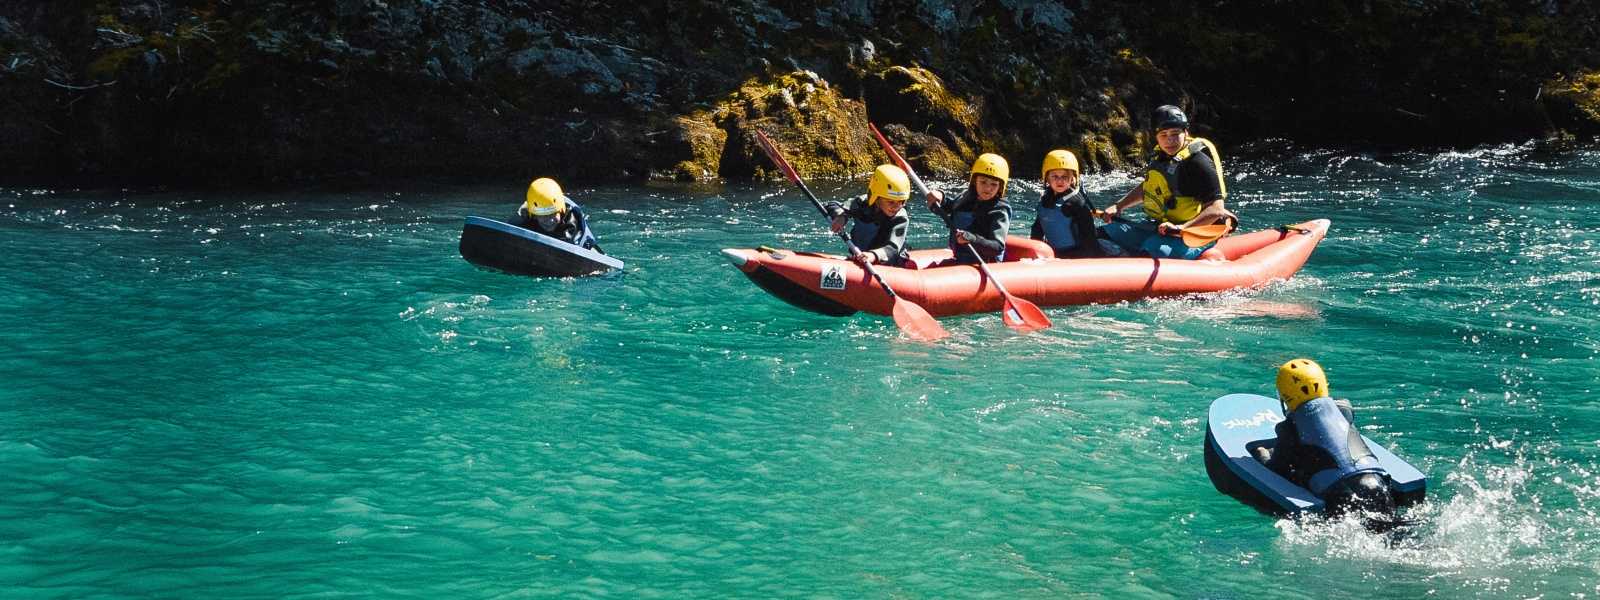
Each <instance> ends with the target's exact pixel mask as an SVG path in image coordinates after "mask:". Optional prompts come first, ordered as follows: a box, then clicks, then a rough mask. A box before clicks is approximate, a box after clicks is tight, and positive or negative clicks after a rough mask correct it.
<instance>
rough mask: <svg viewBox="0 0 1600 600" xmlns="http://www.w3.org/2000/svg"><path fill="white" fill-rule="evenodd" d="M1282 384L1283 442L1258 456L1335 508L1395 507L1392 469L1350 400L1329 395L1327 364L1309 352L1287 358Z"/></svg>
mask: <svg viewBox="0 0 1600 600" xmlns="http://www.w3.org/2000/svg"><path fill="white" fill-rule="evenodd" d="M1277 387H1278V400H1279V401H1280V402H1282V403H1283V413H1284V417H1285V418H1284V420H1283V421H1281V422H1279V423H1278V425H1277V434H1278V439H1277V443H1275V444H1274V445H1273V446H1272V448H1271V449H1266V448H1261V449H1258V450H1257V451H1256V458H1257V459H1259V460H1261V461H1262V462H1263V463H1265V464H1266V466H1267V468H1268V469H1271V470H1272V471H1273V472H1274V473H1277V474H1279V475H1282V476H1283V477H1284V478H1285V479H1288V480H1289V481H1292V482H1294V483H1295V484H1296V485H1299V486H1301V487H1304V488H1306V489H1307V490H1310V491H1311V493H1313V494H1316V495H1317V497H1319V498H1322V501H1323V502H1324V503H1325V504H1326V505H1327V507H1328V512H1330V513H1332V514H1339V513H1342V512H1346V511H1348V510H1352V509H1358V510H1365V511H1374V512H1382V513H1392V512H1394V508H1395V502H1394V495H1393V492H1392V491H1391V490H1390V488H1389V474H1388V472H1387V471H1385V470H1384V468H1383V467H1382V466H1381V465H1379V464H1378V458H1377V457H1376V456H1374V455H1373V453H1372V450H1371V449H1370V448H1369V447H1368V446H1367V443H1366V441H1364V440H1362V439H1361V432H1360V431H1358V430H1357V429H1356V426H1355V413H1354V411H1353V410H1352V409H1351V408H1350V401H1349V400H1345V399H1342V398H1341V399H1338V400H1335V399H1334V398H1333V397H1332V396H1330V395H1329V394H1330V392H1329V389H1328V376H1327V374H1326V373H1324V372H1323V370H1322V365H1319V364H1317V363H1316V362H1315V361H1313V360H1311V359H1307V358H1297V359H1294V360H1291V361H1289V362H1286V363H1283V365H1282V366H1280V367H1278V378H1277Z"/></svg>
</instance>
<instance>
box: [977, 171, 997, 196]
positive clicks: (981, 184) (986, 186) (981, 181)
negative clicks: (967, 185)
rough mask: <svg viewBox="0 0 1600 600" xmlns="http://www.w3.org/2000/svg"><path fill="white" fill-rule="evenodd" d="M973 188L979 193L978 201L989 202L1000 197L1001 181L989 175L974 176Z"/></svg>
mask: <svg viewBox="0 0 1600 600" xmlns="http://www.w3.org/2000/svg"><path fill="white" fill-rule="evenodd" d="M972 188H973V189H974V190H976V191H977V192H978V199H979V200H983V201H985V202H988V201H990V200H993V199H995V197H996V196H999V195H1000V180H999V179H995V178H993V177H990V176H988V175H982V174H979V175H973V176H972Z"/></svg>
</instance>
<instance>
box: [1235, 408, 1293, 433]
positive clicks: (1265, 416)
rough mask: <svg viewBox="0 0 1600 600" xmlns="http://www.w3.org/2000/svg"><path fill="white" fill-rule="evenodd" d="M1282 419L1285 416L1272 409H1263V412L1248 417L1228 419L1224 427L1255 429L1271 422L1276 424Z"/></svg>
mask: <svg viewBox="0 0 1600 600" xmlns="http://www.w3.org/2000/svg"><path fill="white" fill-rule="evenodd" d="M1282 420H1283V417H1280V416H1278V415H1275V414H1273V413H1272V412H1270V411H1265V410H1263V411H1261V412H1258V413H1256V414H1255V415H1253V416H1251V417H1250V418H1248V419H1229V420H1227V421H1223V422H1222V426H1223V427H1227V428H1228V429H1240V428H1248V429H1255V428H1257V427H1260V426H1262V425H1267V424H1269V423H1270V424H1276V423H1277V422H1278V421H1282Z"/></svg>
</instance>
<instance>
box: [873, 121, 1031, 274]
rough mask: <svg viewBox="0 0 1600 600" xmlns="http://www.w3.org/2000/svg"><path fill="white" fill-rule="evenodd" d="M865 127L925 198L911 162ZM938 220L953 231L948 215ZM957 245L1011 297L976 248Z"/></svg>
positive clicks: (919, 178) (878, 134)
mask: <svg viewBox="0 0 1600 600" xmlns="http://www.w3.org/2000/svg"><path fill="white" fill-rule="evenodd" d="M867 127H870V128H872V135H873V137H876V138H878V144H879V145H881V146H883V151H884V152H887V153H888V154H889V158H891V159H893V160H894V164H896V165H899V167H900V169H901V170H903V171H905V172H906V177H908V178H909V179H911V187H914V188H916V189H917V193H918V194H921V195H922V197H923V198H927V196H928V185H927V184H925V183H923V182H922V178H921V177H918V176H917V172H916V171H914V170H912V169H911V163H908V162H906V159H905V158H902V157H901V156H900V153H899V152H898V151H896V150H895V149H894V145H892V144H890V143H889V139H888V138H885V137H883V133H882V132H880V131H878V126H877V125H873V124H871V123H868V124H867ZM935 214H939V213H935ZM939 220H941V221H944V226H945V227H946V228H948V229H950V230H951V232H952V233H954V231H955V226H954V225H952V224H951V223H950V217H949V216H948V215H944V214H939ZM957 245H959V246H966V247H967V250H970V251H971V252H972V257H973V258H976V259H978V268H979V269H982V270H983V276H984V277H988V278H989V281H992V282H994V288H995V289H997V290H1000V295H1002V296H1005V297H1007V298H1010V297H1011V292H1008V291H1006V286H1005V285H1003V284H1001V283H1000V280H999V279H995V277H994V274H993V273H990V272H989V265H987V264H985V263H984V262H983V255H981V254H978V249H977V248H974V247H972V244H957Z"/></svg>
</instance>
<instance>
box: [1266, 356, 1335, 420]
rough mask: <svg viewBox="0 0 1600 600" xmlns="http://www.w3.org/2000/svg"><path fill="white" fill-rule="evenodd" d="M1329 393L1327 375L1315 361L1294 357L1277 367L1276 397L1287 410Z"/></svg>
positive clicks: (1292, 409)
mask: <svg viewBox="0 0 1600 600" xmlns="http://www.w3.org/2000/svg"><path fill="white" fill-rule="evenodd" d="M1329 393H1330V392H1329V391H1328V376H1327V374H1325V373H1323V372H1322V365H1319V364H1317V363H1316V361H1314V360H1311V359H1309V358H1296V359H1294V360H1291V361H1289V362H1286V363H1283V366H1281V367H1278V399H1279V400H1282V401H1283V405H1284V406H1285V407H1286V408H1287V409H1288V411H1287V412H1292V411H1294V409H1296V408H1300V405H1301V404H1305V403H1306V401H1307V400H1315V399H1317V398H1321V397H1323V396H1327V395H1328V394H1329Z"/></svg>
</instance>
